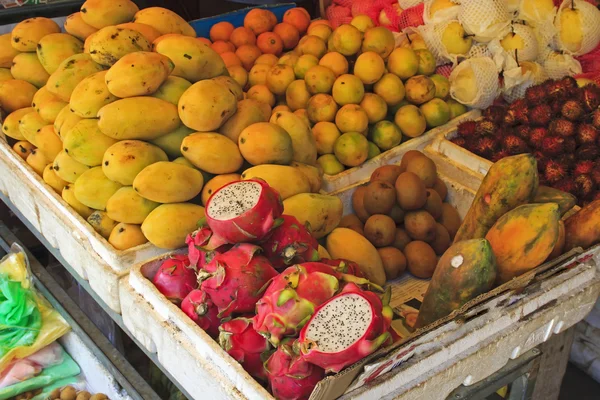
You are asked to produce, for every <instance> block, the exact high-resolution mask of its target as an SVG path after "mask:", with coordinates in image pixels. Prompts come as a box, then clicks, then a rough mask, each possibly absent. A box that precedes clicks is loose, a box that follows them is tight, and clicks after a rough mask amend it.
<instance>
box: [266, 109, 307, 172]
mask: <svg viewBox="0 0 600 400" xmlns="http://www.w3.org/2000/svg"><path fill="white" fill-rule="evenodd" d="M270 122H271V123H274V124H277V125H279V126H280V127H281V128H283V129H284V130H285V131H286V132H287V133H288V134H289V135H290V137H291V139H292V147H293V149H294V155H293V160H294V161H298V162H300V163H304V164H308V165H315V164H316V163H317V142H316V141H315V137H314V135H313V134H312V131H311V130H310V127H309V126H308V125H306V123H304V121H303V120H302V118H300V117H299V116H297V115H296V114H294V113H292V112H290V111H278V112H276V113H274V114H273V115H272V116H271V119H270Z"/></svg>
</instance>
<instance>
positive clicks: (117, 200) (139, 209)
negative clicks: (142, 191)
mask: <svg viewBox="0 0 600 400" xmlns="http://www.w3.org/2000/svg"><path fill="white" fill-rule="evenodd" d="M159 205H160V204H159V203H157V202H154V201H151V200H148V199H145V198H143V197H142V196H140V195H139V194H138V193H136V191H135V190H133V187H131V186H123V187H122V188H121V189H119V190H117V191H116V192H115V194H113V195H112V196H111V197H110V199H108V202H107V203H106V212H107V213H108V216H109V217H110V218H112V219H114V220H115V221H118V222H125V223H127V224H141V223H142V222H144V220H145V219H146V217H147V216H148V215H149V214H150V213H151V212H152V210H154V209H155V208H156V207H158V206H159Z"/></svg>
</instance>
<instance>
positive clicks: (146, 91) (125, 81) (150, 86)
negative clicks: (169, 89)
mask: <svg viewBox="0 0 600 400" xmlns="http://www.w3.org/2000/svg"><path fill="white" fill-rule="evenodd" d="M173 66H174V64H173V62H172V61H171V60H169V58H168V57H165V56H163V55H162V54H158V53H151V52H147V51H136V52H135V53H129V54H126V55H124V56H123V57H122V58H121V59H120V60H119V61H117V62H116V63H115V64H114V65H113V66H112V67H110V69H109V70H108V73H107V74H106V85H107V86H108V90H109V91H110V92H111V93H112V94H113V95H114V96H117V97H121V98H124V97H134V96H145V95H150V94H152V93H154V92H156V91H157V90H158V88H159V87H160V85H162V84H163V82H164V81H165V80H166V79H167V77H168V76H169V75H170V74H171V71H173Z"/></svg>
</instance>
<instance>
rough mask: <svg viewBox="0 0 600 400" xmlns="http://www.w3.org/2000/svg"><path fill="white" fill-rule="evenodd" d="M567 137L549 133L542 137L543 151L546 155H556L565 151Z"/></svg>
mask: <svg viewBox="0 0 600 400" xmlns="http://www.w3.org/2000/svg"><path fill="white" fill-rule="evenodd" d="M564 145H565V138H564V137H562V136H556V135H548V136H546V137H545V138H544V139H542V149H541V150H542V153H544V155H545V156H546V157H554V156H557V155H559V154H562V153H563V152H564Z"/></svg>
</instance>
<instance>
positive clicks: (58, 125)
mask: <svg viewBox="0 0 600 400" xmlns="http://www.w3.org/2000/svg"><path fill="white" fill-rule="evenodd" d="M82 119H83V118H81V117H80V116H79V115H77V114H75V113H74V112H73V111H71V108H70V107H69V105H67V106H66V107H65V108H63V109H62V110H61V111H60V112H59V113H58V115H57V116H56V120H54V130H55V131H56V133H58V136H60V137H61V138H62V137H63V136H64V135H66V134H67V132H69V131H70V130H71V128H73V127H74V126H75V125H77V123H78V122H79V121H81V120H82Z"/></svg>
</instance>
